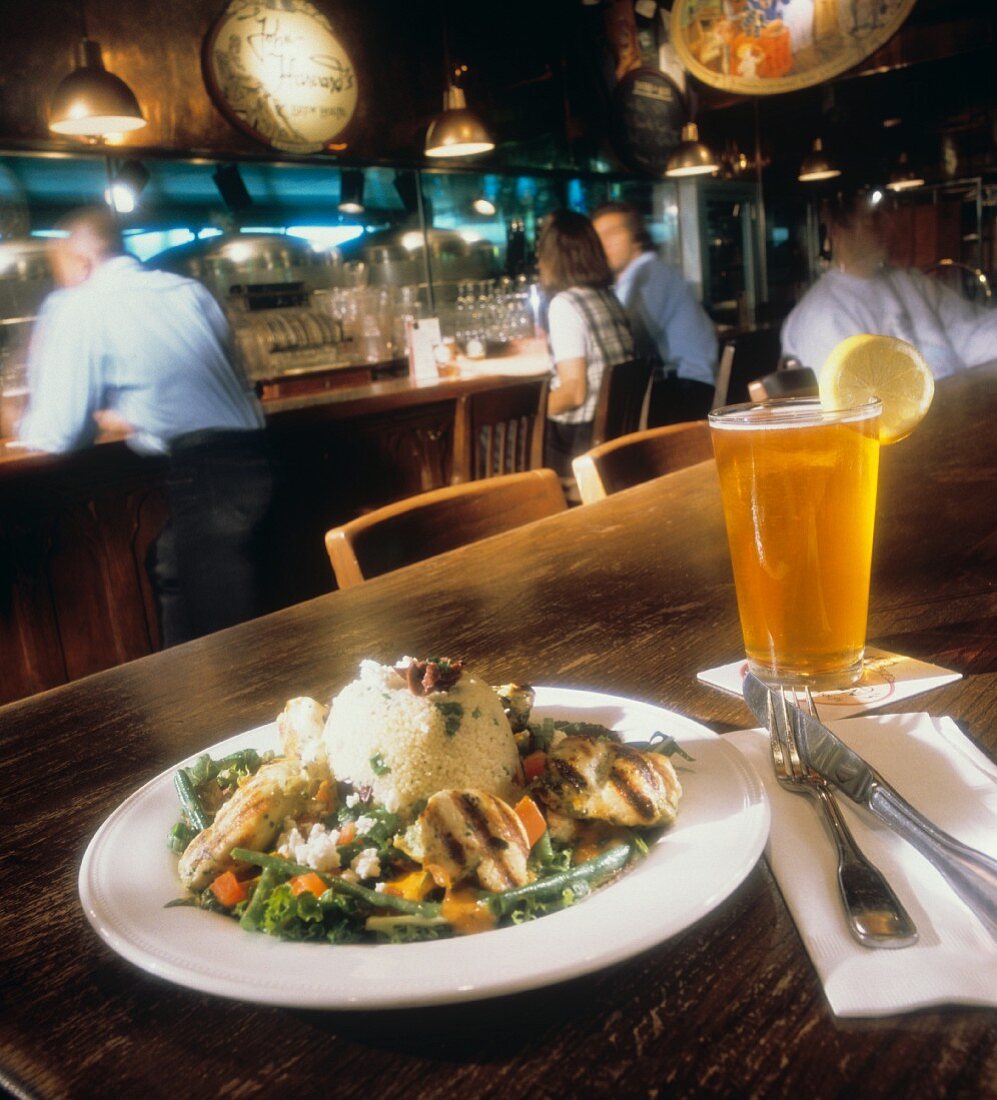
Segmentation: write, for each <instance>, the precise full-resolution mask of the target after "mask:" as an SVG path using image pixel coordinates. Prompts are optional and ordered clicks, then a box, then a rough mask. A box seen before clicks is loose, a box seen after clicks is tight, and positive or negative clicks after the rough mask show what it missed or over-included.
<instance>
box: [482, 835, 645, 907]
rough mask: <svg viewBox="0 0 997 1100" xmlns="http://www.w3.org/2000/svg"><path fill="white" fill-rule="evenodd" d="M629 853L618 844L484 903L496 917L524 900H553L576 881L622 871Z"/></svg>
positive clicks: (628, 846) (627, 848)
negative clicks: (576, 864) (582, 861)
mask: <svg viewBox="0 0 997 1100" xmlns="http://www.w3.org/2000/svg"><path fill="white" fill-rule="evenodd" d="M630 854H631V847H630V845H629V844H618V845H616V846H615V847H613V848H609V849H608V850H607V851H605V852H603V853H601V854H600V855H597V856H596V857H595V858H594V859H588V860H586V861H585V862H584V863H579V864H578V866H577V867H571V868H569V869H568V870H567V871H559V872H558V873H557V874H556V875H551V876H550V877H548V878H541V879H537V881H536V882H531V883H528V884H527V885H526V886H517V887H514V888H513V889H512V890H503V891H502V892H501V893H499V894H492V895H491V897H489V898H488V899H487V900H486V902H485V904H486V905H487V906H488V908H489V909H491V911H492V913H493V914H494V915H495V916H496V917H504V916H506V915H508V914H509V913H511V912H512V910H513V909H515V908H516V906H517V905H521V904H522V903H523V902H524V901H539V900H543V899H544V898H556V897H557V896H558V895H560V894H561V893H563V892H564V891H565V890H566V889H568V888H569V887H571V886H574V885H576V884H577V883H579V882H587V883H593V882H596V881H597V880H599V879H604V878H608V877H609V876H610V875H613V874H615V873H616V872H617V871H619V870H622V868H623V867H624V866H625V865H626V862H627V860H628V859H629V858H630Z"/></svg>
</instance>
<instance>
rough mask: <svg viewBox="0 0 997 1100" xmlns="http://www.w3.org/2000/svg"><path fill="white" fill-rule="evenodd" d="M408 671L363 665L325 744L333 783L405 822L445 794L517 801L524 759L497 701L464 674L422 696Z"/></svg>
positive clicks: (336, 704)
mask: <svg viewBox="0 0 997 1100" xmlns="http://www.w3.org/2000/svg"><path fill="white" fill-rule="evenodd" d="M411 664H413V662H411V661H410V660H409V659H408V658H403V659H402V661H400V662H399V664H398V665H397V666H395V667H392V666H390V665H381V664H378V663H377V662H376V661H363V662H361V664H360V676H359V678H358V679H356V680H354V681H353V682H352V683H350V684H347V686H346V687H345V688H343V690H342V691H341V692H340V693H339V694H338V695H337V696H336V697H335V698H334V699H333V701H332V707H331V709H330V712H329V717H328V720H327V721H326V725H325V743H326V747H327V749H328V753H329V763H330V766H331V768H332V771H333V774H334V775H335V777H336V779H338V780H342V781H348V782H350V783H352V784H353V786H354V787H357V788H359V787H365V786H369V787H370V788H371V790H372V794H373V800H374V802H380V803H382V804H383V805H384V806H386V807H387V808H388V809H389V810H391V811H392V812H394V813H398V814H401V815H402V816H403V817H408V816H410V815H411V814H412V812H413V810H414V809H415V808H416V807H417V806H418V804H420V803H422V802H424V801H425V800H427V799H428V798H430V797H431V796H432V795H434V794H436V793H437V791H442V790H448V789H460V788H476V789H479V790H483V791H488V792H489V793H491V794H496V795H498V796H499V797H501V798H504V799H506V800H507V801H514V800H515V798H516V797H517V790H519V789H520V788H521V771H520V764H519V753H518V751H517V749H516V742H515V739H514V738H513V734H512V728H511V727H510V725H509V720H508V718H507V717H506V715H505V712H504V711H503V709H502V704H501V702H500V700H499V697H498V696H497V695H496V694H495V692H494V691H493V690H492V688H491V687H489V686H488V684H485V683H482V682H481V681H480V680H477V679H475V678H474V677H473V676H470V675H468V674H467V673H466V672H463V673H460V674H459V675H458V676H457V678H456V682H455V683H453V684H452V686H449V687H446V688H443V685H442V684H441V685H440V690H432V689H430V690H427V691H426V692H425V694H418V693H417V691H418V690H422V689H421V688H417V689H416V690H413V687H412V686H411V685H412V676H411V674H409V675H406V670H407V668H408V666H410V665H411Z"/></svg>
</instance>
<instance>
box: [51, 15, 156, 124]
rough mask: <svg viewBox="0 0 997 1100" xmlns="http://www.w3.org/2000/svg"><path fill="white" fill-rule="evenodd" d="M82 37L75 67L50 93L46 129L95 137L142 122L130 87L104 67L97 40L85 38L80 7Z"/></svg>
mask: <svg viewBox="0 0 997 1100" xmlns="http://www.w3.org/2000/svg"><path fill="white" fill-rule="evenodd" d="M80 19H81V22H82V23H83V38H82V40H81V41H80V43H79V45H78V46H77V49H76V68H75V69H74V70H73V71H72V72H71V73H70V74H69V76H67V77H65V78H64V79H63V81H62V83H60V85H59V87H58V88H56V90H55V95H53V96H52V103H51V106H50V109H49V124H48V125H49V129H50V130H53V131H54V132H55V133H57V134H72V135H75V136H77V137H86V138H93V139H97V138H99V137H101V136H103V135H104V134H123V133H126V132H127V131H129V130H138V129H140V128H141V127H142V126H144V125H145V116H144V115H143V114H142V110H141V108H140V107H139V105H138V100H136V98H135V95H134V93H133V92H132V90H131V88H129V87H128V85H127V84H126V83H125V82H124V81H123V80H121V79H120V77H117V76H115V75H114V73H109V72H108V71H107V69H105V68H104V58H103V57H102V55H101V52H100V43H99V42H95V41H94V40H93V39H92V38H88V37H87V29H86V20H85V17H84V15H83V11H82V8H81V10H80Z"/></svg>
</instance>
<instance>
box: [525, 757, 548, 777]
mask: <svg viewBox="0 0 997 1100" xmlns="http://www.w3.org/2000/svg"><path fill="white" fill-rule="evenodd" d="M546 770H547V754H546V753H545V752H542V751H541V750H540V749H538V750H537V751H536V752H531V753H530V754H529V755H528V756H524V757H523V775H525V776H526V782H527V783H529V782H530V781H531V780H533V779H539V778H540V776H541V775H543V773H544V772H545V771H546Z"/></svg>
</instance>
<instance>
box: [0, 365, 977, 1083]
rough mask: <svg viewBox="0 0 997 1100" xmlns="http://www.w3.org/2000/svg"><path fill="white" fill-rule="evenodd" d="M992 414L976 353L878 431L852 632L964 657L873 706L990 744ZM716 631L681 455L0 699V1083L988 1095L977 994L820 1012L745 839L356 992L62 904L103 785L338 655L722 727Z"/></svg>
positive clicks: (733, 643)
mask: <svg viewBox="0 0 997 1100" xmlns="http://www.w3.org/2000/svg"><path fill="white" fill-rule="evenodd" d="M995 424H997V366H995V367H991V368H978V369H977V370H975V371H968V372H965V373H963V374H961V375H959V376H957V377H954V378H950V379H946V380H944V381H942V382H940V383H939V385H938V390H937V394H936V398H935V405H934V407H933V408H932V410H931V412H930V414H929V416H928V418H927V419H926V421H925V422H924V423H923V424H922V425H921V427H920V428H919V429H918V430H917V431H916V432H915V433H914V435H913V436H911V437H910V439H908V440H906V441H904V442H903V443H900V444H898V445H896V446H895V447H891V448H889V449H887V450H884V453H883V461H882V480H881V494H880V508H879V522H878V529H877V545H876V551H875V566H874V578H873V585H872V603H871V617H870V641H871V642H873V643H875V644H879V645H883V646H885V647H888V648H892V649H894V650H898V651H901V652H905V653H908V654H911V655H912V656H915V657H920V658H924V659H927V660H932V661H935V662H938V663H940V664H943V665H945V666H947V667H949V668H952V669H955V670H958V671H959V672H961V673H962V674H963V675H962V679H960V680H958V681H956V682H954V683H950V684H948V685H946V686H944V687H942V688H940V689H938V690H936V691H933V692H931V693H928V694H925V695H922V696H918V697H917V698H915V699H913V700H909V701H904V702H902V703H901V704H900V705H899V706H897V705H896V704H894V705H893V707H892V709H894V710H896V709H899V710H911V709H924V710H929V711H930V712H931V713H932V714H934V715H951V716H952V717H953V718H954V719H955V720H956V721H957V722H958V723H959V724H960V726H961V728H962V729H963V731H964V732H965V733H966V735H967V736H968V737H969V738H971V739H972V740H973V741H974V742H975V743H976V744H977V745H979V746H980V747H981V748H982V749H983V750H984V751H985V752H987V753H988V754H989V755H990V757H991V758H993V757H994V755H995V753H997V642H995V639H997V589H995V584H994V579H995V569H994V565H995V550H997V543H995V535H994V532H995V530H997V524H995V518H997V517H995V501H997V493H995V491H994V490H995V484H997V466H995V457H994V456H995V454H997V448H995V431H994V425H995ZM739 652H740V633H739V629H738V622H737V612H736V606H735V600H734V591H733V583H732V580H731V574H730V567H729V561H728V556H727V546H726V539H725V536H724V531H723V521H722V516H721V510H720V501H719V492H718V486H717V481H716V474H715V469H714V466H713V464H712V463H709V462H707V463H703V464H701V465H699V466H695V467H692V468H690V469H687V470H683V471H680V472H678V473H676V474H674V475H672V476H671V477H669V478H666V479H661V480H659V481H654V482H650V483H648V484H646V485H641V486H638V487H636V488H634V489H631V490H628V491H627V492H624V493H620V494H618V495H616V496H613V497H610V498H608V499H606V500H604V501H601V502H599V503H597V504H593V505H589V506H585V507H581V508H578V509H574V510H572V511H569V512H566V513H563V514H561V515H559V516H555V517H552V518H550V519H546V520H542V521H540V522H538V523H535V524H532V525H530V526H528V527H525V528H521V529H518V530H516V531H513V532H510V533H507V534H504V535H500V536H497V537H495V538H491V539H486V540H484V541H482V542H479V543H477V544H474V545H471V546H468V547H465V548H463V549H460V550H457V551H454V552H452V553H449V554H446V555H443V556H441V557H440V558H437V559H434V560H431V561H427V562H423V563H420V564H417V565H414V566H411V567H409V568H406V569H403V570H400V571H398V572H397V573H394V574H389V575H386V576H384V577H381V578H378V579H376V580H373V581H369V582H366V583H365V584H362V585H359V586H357V587H355V588H351V589H348V590H344V591H341V592H334V593H332V594H330V595H327V596H322V597H320V598H318V599H315V600H312V601H309V602H307V603H304V604H301V605H299V606H296V607H293V608H289V609H287V610H284V611H281V612H278V613H276V614H274V615H271V616H268V617H266V618H263V619H259V620H256V621H255V622H252V623H247V624H244V625H242V626H239V627H236V628H233V629H231V630H228V631H224V632H222V633H220V634H217V635H213V636H210V637H207V638H203V639H200V640H198V641H195V642H192V643H190V644H188V645H186V646H181V647H178V648H177V649H173V650H169V651H166V652H163V653H159V654H155V655H153V656H150V657H146V658H143V659H141V660H137V661H133V662H131V663H129V664H127V665H124V666H122V667H120V668H116V669H112V670H109V671H106V672H102V673H99V674H97V675H95V676H92V677H88V678H86V679H84V680H81V681H79V682H77V683H74V684H70V685H68V686H65V687H62V688H58V689H55V690H53V691H49V692H46V693H44V694H42V695H38V696H36V697H34V698H33V699H29V700H25V701H23V702H20V703H14V704H11V705H9V706H7V707H4V708H0V769H2V771H0V774H2V775H3V777H4V810H5V814H4V823H5V835H4V844H3V855H2V857H0V868H2V879H0V896H2V897H3V903H4V920H3V924H2V926H0V951H2V955H3V958H4V988H5V993H4V997H3V1000H2V1003H0V1083H5V1084H6V1085H7V1087H9V1088H11V1089H12V1090H13V1091H14V1093H15V1095H17V1096H33V1097H34V1096H37V1097H44V1098H46V1100H62V1098H67V1097H80V1098H83V1097H93V1096H142V1097H161V1096H162V1097H165V1096H171V1097H172V1096H184V1097H191V1098H200V1097H218V1096H232V1097H235V1096H240V1097H249V1096H274V1095H277V1094H278V1093H279V1094H280V1095H288V1096H291V1095H293V1096H320V1095H332V1096H336V1097H343V1098H346V1097H358V1098H361V1097H362V1098H364V1100H368V1098H370V1097H375V1096H376V1097H379V1098H385V1100H392V1098H396V1097H397V1098H406V1100H409V1098H412V1097H419V1098H425V1100H435V1098H447V1100H452V1098H453V1097H492V1098H505V1097H517V1098H518V1097H530V1098H549V1100H560V1098H562V1097H580V1098H581V1097H613V1098H620V1097H627V1098H629V1097H647V1098H653V1097H657V1098H664V1097H700V1096H723V1097H804V1096H805V1097H818V1098H823V1097H827V1098H831V1097H835V1098H837V1097H846V1096H847V1097H852V1096H854V1097H860V1098H865V1097H873V1098H882V1100H893V1098H895V1097H904V1098H905V1100H936V1098H937V1100H941V1098H945V1100H956V1098H966V1100H980V1098H983V1097H988V1096H993V1095H994V1089H995V1082H997V1013H994V1012H993V1011H987V1010H982V1009H968V1008H956V1007H948V1008H938V1009H932V1010H925V1011H919V1012H916V1013H911V1014H908V1015H900V1016H894V1017H889V1018H883V1019H870V1020H848V1019H837V1018H835V1017H834V1016H833V1015H832V1014H831V1012H830V1011H829V1009H828V1006H827V1004H826V1002H825V1000H824V997H823V993H822V990H821V986H820V983H819V981H818V978H817V975H816V973H815V972H814V970H813V968H812V966H811V964H810V962H809V960H808V958H807V955H806V954H805V952H804V949H803V947H802V944H801V942H800V939H799V937H798V935H797V932H796V929H795V926H794V924H793V922H792V920H791V918H790V915H789V913H788V911H787V909H786V906H785V904H784V902H783V900H782V897H781V895H780V893H779V891H778V889H777V887H776V885H775V882H774V881H773V879H772V876H771V874H770V872H769V870H768V868H767V865H766V864H765V862H764V861H759V863H758V864H757V866H756V867H755V868H754V869H753V870H752V871H751V872H750V873H749V875H748V877H747V878H746V879H745V880H744V882H743V883H742V884H741V886H740V887H739V888H738V889H737V890H736V891H735V892H734V894H733V895H731V896H730V897H729V898H727V900H726V901H724V902H723V903H721V904H720V905H718V906H717V907H716V908H715V909H714V910H713V911H712V912H710V913H709V914H708V915H706V916H704V917H702V918H701V919H699V920H698V921H696V922H695V923H694V924H693V925H692V926H691V927H688V928H687V929H686V930H685V931H684V932H681V933H680V934H678V935H675V936H674V937H673V938H671V939H669V940H668V941H666V942H664V943H661V944H659V945H658V946H656V947H653V948H651V949H649V950H646V951H644V952H643V953H641V954H639V955H638V956H636V957H633V958H631V959H630V960H629V961H626V962H622V963H619V964H617V965H614V966H612V967H610V968H608V969H605V970H601V971H598V972H596V973H593V974H590V975H588V976H586V977H580V978H575V979H573V980H571V981H568V982H565V983H561V984H559V985H555V986H551V987H549V988H545V989H539V990H534V991H532V992H522V993H517V994H515V995H512V996H509V997H505V998H501V999H494V1000H486V1001H482V1002H478V1003H467V1004H461V1005H457V1006H453V1007H435V1008H422V1009H410V1010H404V1011H402V1010H394V1011H389V1012H374V1013H367V1014H365V1013H363V1012H350V1011H337V1012H319V1011H305V1010H297V1009H279V1008H271V1007H260V1006H257V1005H253V1004H247V1003H242V1002H236V1001H226V1000H223V999H218V998H214V997H212V996H208V995H202V994H199V993H195V992H191V991H189V990H187V989H185V988H181V987H179V986H175V985H172V984H170V983H169V982H167V981H164V980H161V979H159V978H156V977H152V976H150V975H148V974H146V973H144V972H142V971H140V970H138V969H136V968H135V967H133V966H132V965H130V964H129V963H127V962H125V961H123V960H122V959H121V958H119V957H118V956H117V955H116V954H115V953H113V952H112V951H110V950H109V949H108V948H107V947H105V946H104V944H103V943H102V942H101V940H100V939H98V937H97V936H96V934H95V933H94V932H93V931H92V929H91V928H90V927H89V925H88V924H87V922H86V920H85V918H84V916H83V913H82V911H81V908H80V904H79V901H78V896H77V881H76V880H77V875H78V871H79V866H80V860H81V857H82V854H83V852H84V849H85V847H86V845H87V843H88V842H89V840H90V838H91V837H92V836H93V834H94V832H95V831H96V830H97V828H98V827H99V826H100V824H101V822H103V821H104V820H105V818H106V817H107V816H108V815H109V814H110V813H111V812H112V811H113V810H114V809H115V808H116V807H117V806H119V805H120V804H121V802H122V801H123V800H124V799H125V798H127V797H128V796H129V795H130V794H131V793H132V792H133V791H135V790H136V789H137V788H138V787H140V786H141V785H142V784H143V783H145V782H146V781H147V780H149V779H150V778H152V777H153V776H155V775H157V774H159V773H161V772H162V771H164V770H165V769H168V768H170V766H171V765H173V764H175V763H176V762H178V761H179V760H181V759H183V758H185V757H186V756H187V755H189V754H193V753H196V752H198V751H200V750H201V749H203V748H206V747H207V746H209V745H211V744H213V743H214V742H217V741H218V740H220V739H222V738H224V737H226V736H228V735H231V734H234V733H237V732H240V731H244V730H248V729H251V728H253V727H255V726H257V725H259V724H261V723H264V722H268V721H272V720H273V719H274V718H275V716H276V715H277V714H278V712H279V711H280V709H281V708H282V706H283V704H284V702H285V701H286V700H287V699H288V698H290V697H292V696H296V695H313V696H315V697H317V698H320V699H327V698H328V697H329V696H330V694H331V693H333V692H334V691H336V690H338V689H339V688H340V687H341V686H343V685H344V684H345V683H346V682H347V681H349V680H350V679H352V678H353V677H354V675H355V673H356V670H357V666H358V663H359V661H360V660H361V659H363V658H367V657H372V658H376V659H380V660H392V659H395V658H397V657H398V656H400V655H402V654H406V653H408V654H428V653H435V654H441V653H447V654H450V655H453V656H458V655H459V656H462V657H464V658H465V660H466V661H467V662H468V664H469V666H470V667H472V668H473V669H474V670H475V671H476V672H477V673H478V674H479V675H480V676H482V677H483V678H485V679H487V680H488V681H489V682H491V683H500V682H503V681H506V680H507V679H509V678H511V677H517V678H526V679H529V680H532V681H533V682H535V683H541V684H551V685H561V686H575V687H583V688H589V689H593V690H601V691H606V692H612V693H616V694H621V695H627V696H631V697H636V698H641V699H645V700H648V701H649V702H652V703H656V704H659V705H663V706H666V707H669V708H670V709H672V710H675V711H678V712H680V713H682V714H685V715H687V716H689V717H691V718H693V719H695V720H698V721H700V722H702V723H705V724H706V725H708V726H709V727H711V728H712V729H713V730H715V731H717V732H720V733H723V732H726V731H729V730H731V729H733V728H740V727H744V726H748V725H753V724H754V722H753V719H752V718H751V715H750V714H749V712H748V710H747V709H746V707H745V706H744V705H743V703H742V701H741V700H740V699H739V698H737V697H735V696H732V695H726V694H723V693H721V692H718V691H715V690H713V689H710V688H708V687H706V686H704V685H703V684H701V683H699V682H698V681H697V680H696V673H697V672H698V671H699V670H702V669H704V668H708V667H712V666H714V665H718V664H721V663H724V662H726V661H730V660H734V659H736V657H737V656H738V653H739ZM884 709H886V710H889V709H891V707H890V706H887V707H886V708H884ZM546 919H556V918H546ZM617 932H618V929H617V928H614V927H607V928H606V929H605V935H606V936H608V937H612V936H614V935H615V934H617ZM233 934H234V935H239V934H241V933H240V932H239V931H238V930H237V929H234V928H233ZM488 939H489V936H488V934H485V935H483V936H482V937H481V949H482V951H483V952H487V951H488V950H489V944H488ZM280 946H281V945H275V947H276V948H277V949H275V950H274V952H273V957H274V963H273V965H275V966H278V965H279V961H278V958H277V956H278V955H279V947H280ZM329 950H330V951H334V950H335V948H329ZM372 950H377V949H376V948H372Z"/></svg>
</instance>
